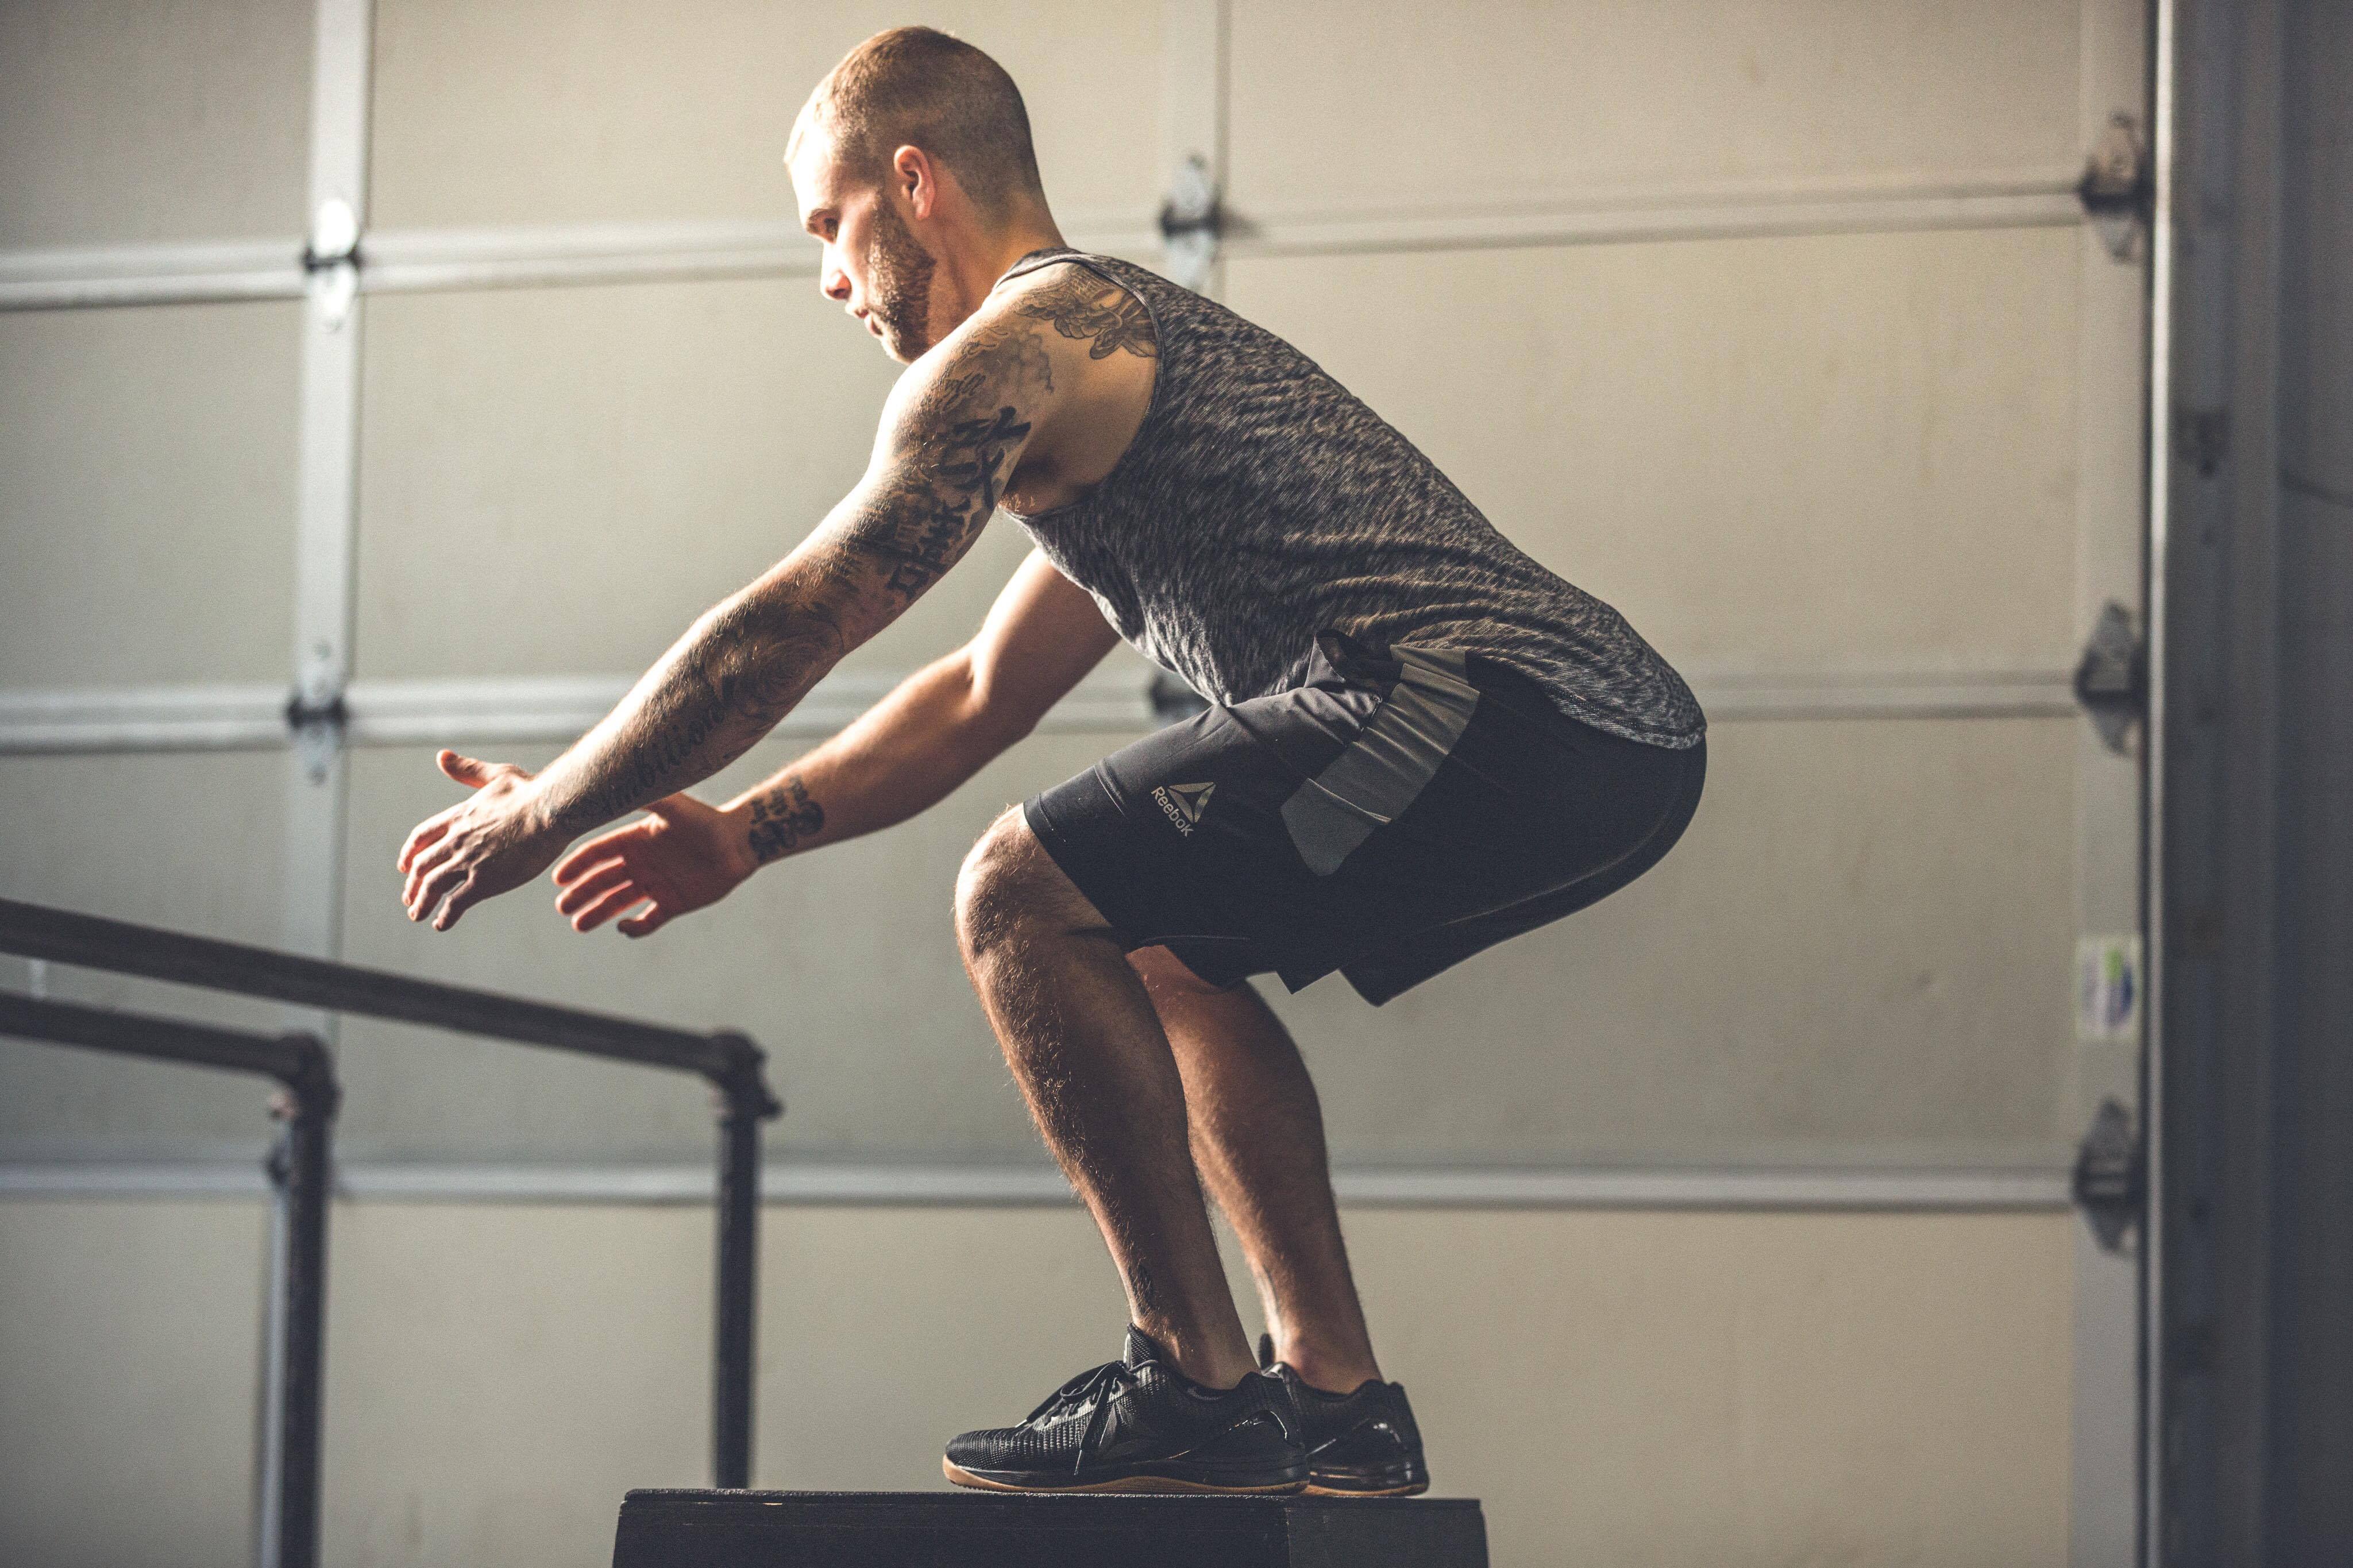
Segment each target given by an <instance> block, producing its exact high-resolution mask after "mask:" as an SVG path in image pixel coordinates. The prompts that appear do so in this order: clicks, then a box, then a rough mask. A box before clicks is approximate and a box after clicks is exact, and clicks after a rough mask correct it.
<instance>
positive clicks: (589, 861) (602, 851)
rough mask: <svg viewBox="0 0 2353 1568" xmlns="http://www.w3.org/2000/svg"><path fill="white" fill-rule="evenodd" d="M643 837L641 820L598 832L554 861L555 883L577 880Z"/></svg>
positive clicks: (643, 830) (560, 883)
mask: <svg viewBox="0 0 2353 1568" xmlns="http://www.w3.org/2000/svg"><path fill="white" fill-rule="evenodd" d="M643 837H645V824H643V823H642V822H633V823H631V824H629V825H628V826H627V827H616V828H614V829H613V830H612V831H611V832H610V833H600V834H598V835H597V836H596V837H594V838H591V839H590V840H588V842H587V843H586V844H583V845H582V846H580V847H578V848H577V849H575V850H574V851H573V852H572V853H571V854H569V855H566V856H565V858H563V859H561V860H558V861H557V862H556V863H555V870H554V872H553V873H552V875H554V878H555V885H556V886H557V887H559V888H560V887H564V886H566V885H568V884H569V883H572V882H574V881H576V880H578V879H580V878H582V877H584V876H586V875H587V874H588V873H589V872H590V871H593V870H595V869H596V868H597V867H599V866H601V865H603V864H605V863H606V862H607V861H608V860H611V859H613V858H615V857H616V856H618V855H620V854H621V853H622V852H623V851H624V850H625V849H626V848H627V847H628V846H629V845H630V844H632V843H634V842H636V841H637V840H638V839H639V838H643Z"/></svg>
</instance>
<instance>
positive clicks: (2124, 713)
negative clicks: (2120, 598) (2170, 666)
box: [2075, 599, 2148, 756]
mask: <svg viewBox="0 0 2353 1568" xmlns="http://www.w3.org/2000/svg"><path fill="white" fill-rule="evenodd" d="M2075 700H2076V701H2077V702H2078V703H2080V704H2081V705H2082V706H2083V709H2084V712H2085V713H2087V714H2089V715H2090V716H2091V720H2092V727H2093V728H2094V729H2095V730H2097V731H2099V732H2100V741H2101V743H2102V744H2104V745H2105V746H2106V747H2107V748H2108V750H2109V751H2111V752H2116V754H2117V755H2119V756H2122V755H2123V754H2124V753H2125V752H2126V751H2128V750H2130V748H2131V745H2132V730H2133V726H2134V725H2135V724H2137V723H2139V722H2140V721H2141V720H2142V718H2143V717H2144V716H2146V714H2147V711H2148V649H2147V646H2146V645H2145V644H2144V643H2143V642H2142V641H2141V638H2140V635H2139V634H2138V633H2137V632H2136V631H2134V630H2133V622H2132V612H2131V611H2129V610H2127V609H2126V608H2125V607H2124V606H2123V605H2119V604H2117V603H2116V601H2115V600H2114V599H2111V600H2109V601H2108V602H2107V604H2106V605H2105V606H2103V607H2102V609H2101V611H2100V618H2099V620H2098V621H2097V622H2095V623H2094V625H2093V627H2092V636H2091V639H2090V640H2089V641H2088V642H2086V643H2084V657H2083V658H2082V660H2081V661H2080V662H2079V663H2077V665H2076V666H2075Z"/></svg>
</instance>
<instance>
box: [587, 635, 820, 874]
mask: <svg viewBox="0 0 2353 1568" xmlns="http://www.w3.org/2000/svg"><path fill="white" fill-rule="evenodd" d="M845 651H846V647H845V644H844V641H843V638H842V635H841V626H840V623H839V621H838V620H837V619H836V617H835V616H834V614H833V611H832V610H831V608H830V607H828V605H825V604H823V603H820V602H818V601H817V600H815V599H814V598H802V597H797V596H793V595H785V594H781V593H773V592H772V593H769V594H766V595H753V596H747V597H744V598H742V599H739V600H737V601H736V602H735V603H733V605H729V606H728V607H726V608H725V609H723V610H722V611H720V612H718V613H717V614H715V615H713V616H710V617H708V618H707V620H706V621H705V622H704V624H703V626H702V629H701V631H700V633H699V634H698V635H697V636H696V637H694V639H693V640H692V641H691V642H690V643H688V644H687V645H686V646H685V647H683V648H682V649H681V650H680V652H679V653H678V654H676V655H675V656H673V658H672V659H671V661H670V665H669V667H668V668H665V669H664V670H663V671H662V672H661V674H660V677H659V682H658V684H657V685H656V686H655V688H654V689H653V691H652V693H651V694H650V695H649V697H648V698H647V699H646V700H645V701H644V702H642V703H641V704H640V705H639V706H638V710H637V711H636V712H635V713H633V714H631V715H630V716H629V718H628V721H626V723H624V725H623V726H622V727H621V730H620V733H619V734H618V735H617V737H616V743H615V744H613V745H611V746H608V747H606V748H603V752H604V755H603V759H602V764H603V765H602V766H601V767H597V768H596V769H595V770H594V771H593V772H592V773H591V774H590V776H589V778H588V780H587V781H586V784H585V785H584V786H583V787H582V789H581V790H580V792H579V794H578V795H577V796H576V797H575V800H574V801H573V802H572V804H571V805H568V806H566V807H565V809H564V810H563V811H562V812H561V813H559V815H558V816H557V819H556V820H557V821H558V823H559V824H560V825H561V826H565V827H567V828H570V829H572V830H573V831H575V832H585V831H586V830H587V829H588V828H591V827H595V826H598V825H600V824H603V823H607V822H610V821H611V820H612V819H613V818H615V817H617V816H621V815H622V814H623V813H625V812H628V811H633V810H635V809H637V808H638V806H641V805H646V804H647V803H648V802H649V801H655V800H659V799H660V798H661V797H662V796H664V795H669V794H670V793H671V792H673V791H675V790H680V789H683V788H685V787H686V786H687V785H688V784H694V783H697V782H699V781H701V780H702V779H705V778H708V777H709V776H710V775H711V774H712V773H716V772H718V771H719V770H720V769H721V768H723V767H725V766H726V765H727V764H728V763H731V762H733V761H734V760H735V759H736V758H737V757H739V756H742V755H743V754H744V752H746V751H748V750H750V749H751V747H752V745H753V743H754V742H756V741H758V740H759V739H760V737H761V736H763V735H765V734H766V733H767V732H768V731H770V730H772V729H774V728H775V727H776V721H778V720H779V719H782V718H783V717H784V716H785V715H786V713H787V712H789V711H791V710H792V707H793V705H794V704H795V703H797V702H798V701H799V700H801V698H802V697H803V696H804V695H806V694H807V691H808V689H809V688H810V687H812V686H814V685H816V684H817V681H818V677H819V676H821V675H823V674H824V673H825V672H826V671H827V670H828V669H829V668H832V667H833V664H834V662H835V661H836V660H838V659H839V658H840V657H841V656H842V654H843V652H845Z"/></svg>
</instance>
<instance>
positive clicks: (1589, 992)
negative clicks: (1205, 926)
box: [1269, 720, 2074, 1165]
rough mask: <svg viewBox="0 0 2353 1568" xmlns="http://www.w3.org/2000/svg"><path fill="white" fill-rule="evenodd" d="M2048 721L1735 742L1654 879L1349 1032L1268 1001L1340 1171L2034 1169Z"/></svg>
mask: <svg viewBox="0 0 2353 1568" xmlns="http://www.w3.org/2000/svg"><path fill="white" fill-rule="evenodd" d="M2073 741H2074V736H2073V721H2069V720H1978V721H1964V722H1954V721H1821V722H1789V721H1781V722H1744V723H1728V724H1719V725H1716V726H1715V728H1714V730H1713V731H1711V733H1710V736H1709V753H1710V754H1709V759H1708V763H1709V770H1708V784H1707V793H1706V796H1705V798H1704V800H1703V802H1702V804H1701V806H1700V812H1699V816H1698V817H1697V819H1696V820H1695V821H1694V825H1693V826H1692V828H1691V831H1690V832H1689V834H1688V835H1687V836H1686V837H1685V838H1684V839H1683V842H1682V843H1681V844H1680V845H1678V846H1677V847H1676V848H1675V849H1674V850H1673V851H1672V853H1671V854H1670V855H1669V856H1668V857H1667V858H1666V860H1665V861H1664V862H1662V864H1661V865H1660V867H1659V868H1657V869H1655V870H1653V871H1652V872H1651V873H1650V874H1649V875H1648V876H1646V877H1644V878H1643V879H1641V880H1640V881H1638V882H1637V883H1635V884H1634V886H1633V887H1631V888H1630V889H1627V890H1625V891H1624V892H1622V893H1620V894H1618V895H1616V896H1614V897H1612V898H1610V899H1609V900H1606V901H1604V902H1603V903H1601V904H1599V905H1597V906H1596V907H1594V908H1593V909H1591V910H1586V911H1584V912H1582V913H1580V914H1577V915H1574V916H1571V917H1570V918H1569V919H1567V920H1566V921H1559V922H1556V924H1554V925H1551V926H1547V927H1545V928H1543V929H1542V930H1540V931H1535V932H1532V933H1529V934H1528V935H1526V936H1524V937H1521V938H1518V939H1516V940H1514V941H1513V942H1508V943H1506V944H1504V946H1502V947H1500V948H1497V949H1493V950H1491V951H1490V952H1487V953H1484V954H1482V955H1480V956H1479V957H1477V958H1474V959H1472V960H1471V961H1469V962H1468V963H1464V964H1462V965H1461V966H1460V967H1458V968H1456V969H1454V970H1451V971H1450V972H1448V973H1445V974H1442V975H1440V976H1439V977H1438V978H1436V979H1434V980H1432V981H1430V982H1429V983H1428V984H1424V985H1423V986H1421V987H1419V988H1418V989H1417V990H1414V991H1411V992H1409V993H1408V994H1405V995H1404V996H1402V997H1399V998H1398V999H1397V1000H1395V1001H1393V1002H1391V1003H1389V1004H1388V1005H1387V1006H1386V1007H1383V1008H1380V1009H1378V1010H1377V1011H1371V1012H1368V1011H1366V1009H1365V1008H1364V1007H1363V1005H1362V1004H1361V1003H1360V1002H1358V1001H1357V999H1356V996H1355V995H1354V994H1353V993H1351V992H1348V991H1347V990H1346V989H1345V983H1344V982H1340V981H1336V980H1327V981H1325V982H1323V983H1321V984H1318V985H1317V986H1315V987H1314V988H1312V989H1310V990H1308V991H1306V992H1303V993H1302V994H1300V995H1298V996H1297V997H1295V998H1290V999H1287V1000H1285V999H1281V990H1280V987H1270V988H1269V989H1270V992H1271V994H1273V995H1275V996H1276V997H1277V998H1278V999H1279V1005H1280V1007H1281V1010H1282V1012H1283V1013H1284V1014H1285V1016H1287V1017H1288V1018H1290V1019H1291V1021H1292V1022H1293V1026H1294V1028H1295V1029H1296V1032H1297V1034H1298V1037H1299V1038H1300V1041H1301V1043H1302V1047H1303V1049H1304V1050H1305V1051H1306V1053H1307V1055H1308V1058H1309V1061H1310V1064H1311V1066H1312V1067H1313V1068H1314V1070H1315V1072H1316V1074H1317V1081H1318V1083H1319V1085H1320V1086H1321V1088H1322V1090H1323V1096H1324V1108H1325V1111H1326V1114H1327V1116H1328V1117H1329V1118H1330V1121H1331V1128H1332V1140H1333V1143H1334V1147H1335V1151H1336V1152H1338V1154H1339V1156H1340V1157H1343V1158H1346V1157H1350V1156H1353V1157H1356V1158H1361V1159H1366V1160H1372V1161H1379V1160H1398V1161H1414V1160H1434V1161H1445V1160H1450V1159H1451V1160H1459V1159H1462V1158H1466V1157H1471V1158H1480V1159H1486V1160H1492V1161H1495V1162H1498V1163H1514V1162H1528V1161H1534V1162H1541V1161H1545V1160H1563V1159H1566V1160H1572V1161H1603V1162H1607V1161H1611V1160H1629V1161H1652V1162H1657V1161H1664V1162H1670V1163H1672V1162H1674V1161H1678V1160H1686V1159H1688V1160H1693V1161H1696V1162H1699V1163H1743V1162H1747V1161H1774V1160H1790V1159H1797V1160H1801V1161H1802V1160H1816V1159H1825V1160H1838V1161H1847V1162H1860V1163H1870V1162H1871V1161H1873V1160H1874V1159H1882V1160H1886V1161H1889V1162H1891V1163H1895V1162H1909V1163H1919V1164H1930V1165H1934V1164H1939V1163H1947V1162H1950V1163H1970V1162H1972V1161H1982V1160H1989V1159H1990V1160H1993V1161H1994V1162H1996V1163H2002V1162H2003V1161H2005V1160H2007V1161H2010V1162H2014V1163H2031V1162H2033V1161H2038V1160H2042V1159H2045V1158H2047V1157H2049V1156H2051V1155H2052V1153H2054V1152H2055V1151H2056V1150H2057V1149H2058V1148H2059V1146H2060V1140H2061V1138H2062V1135H2063V1129H2062V1128H2061V1127H2060V1126H2059V1125H2058V1124H2057V1115H2058V1112H2057V1110H2056V1108H2057V1107H2058V1106H2060V1105H2061V1104H2062V1103H2063V1101H2062V1099H2061V1096H2060V1090H2061V1089H2063V1087H2064V1072H2065V1068H2066V1058H2067V1052H2068V1050H2069V1043H2068V1042H2069V1039H2070V1033H2069V1029H2070V1018H2071V1015H2070V1014H2069V1012H2068V995H2069V993H2068V977H2069V963H2070V959H2071V955H2072V952H2073V924H2072V920H2073V906H2072V892H2071V886H2072V884H2071V876H2072V864H2073V862H2072V854H2071V851H2072V847H2073V845H2072V837H2071V828H2070V816H2069V810H2068V807H2069V803H2070V801H2071V799H2072V796H2071V794H2070V783H2069V774H2068V770H2067V763H2068V759H2069V757H2070V755H2071V754H2072V748H2073Z"/></svg>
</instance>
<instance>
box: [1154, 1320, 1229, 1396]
mask: <svg viewBox="0 0 2353 1568" xmlns="http://www.w3.org/2000/svg"><path fill="white" fill-rule="evenodd" d="M1136 1327H1137V1328H1139V1329H1142V1330H1143V1331H1145V1333H1147V1334H1149V1335H1151V1336H1152V1341H1153V1342H1154V1343H1155V1344H1157V1345H1158V1346H1159V1347H1160V1348H1161V1349H1162V1350H1163V1351H1165V1352H1167V1354H1168V1359H1169V1360H1170V1362H1171V1363H1174V1364H1175V1366H1176V1370H1177V1371H1178V1372H1180V1373H1184V1374H1185V1376H1186V1377H1187V1379H1189V1380H1190V1381H1192V1382H1194V1383H1198V1384H1200V1385H1201V1386H1202V1387H1204V1388H1215V1389H1228V1388H1232V1387H1235V1386H1237V1385H1238V1384H1240V1382H1241V1380H1242V1379H1243V1378H1245V1377H1248V1376H1249V1375H1250V1373H1254V1372H1256V1371H1257V1370H1258V1365H1257V1363H1254V1362H1252V1361H1251V1360H1250V1354H1249V1351H1248V1348H1247V1347H1246V1346H1244V1345H1243V1344H1241V1343H1240V1341H1239V1340H1238V1341H1237V1342H1235V1343H1234V1344H1232V1345H1230V1346H1219V1345H1218V1344H1217V1343H1215V1342H1214V1340H1213V1338H1212V1337H1211V1336H1208V1335H1205V1334H1193V1335H1187V1334H1185V1333H1183V1332H1181V1331H1177V1330H1176V1329H1173V1328H1171V1327H1169V1326H1168V1325H1167V1324H1166V1323H1138V1324H1137V1325H1136Z"/></svg>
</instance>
